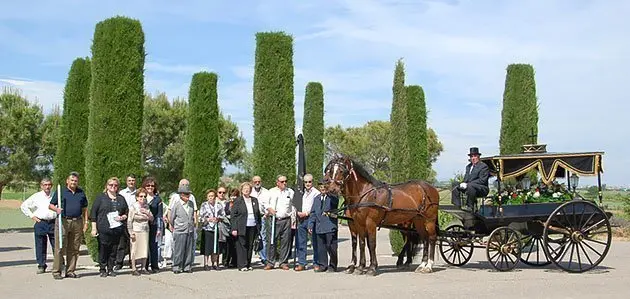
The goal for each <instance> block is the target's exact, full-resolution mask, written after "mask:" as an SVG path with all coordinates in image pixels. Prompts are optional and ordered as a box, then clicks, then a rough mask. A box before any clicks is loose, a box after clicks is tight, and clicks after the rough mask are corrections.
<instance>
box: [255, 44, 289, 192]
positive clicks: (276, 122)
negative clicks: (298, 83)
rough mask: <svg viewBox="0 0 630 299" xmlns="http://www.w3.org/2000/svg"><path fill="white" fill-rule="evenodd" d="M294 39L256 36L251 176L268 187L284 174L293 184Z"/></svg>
mask: <svg viewBox="0 0 630 299" xmlns="http://www.w3.org/2000/svg"><path fill="white" fill-rule="evenodd" d="M293 102H294V94H293V37H291V36H290V35H287V34H285V33H284V32H259V33H257V34H256V57H255V66H254V147H253V164H254V172H255V174H256V175H259V176H260V177H261V179H262V181H263V184H265V186H267V187H272V186H274V185H275V181H276V176H277V175H278V174H283V175H285V176H286V177H287V179H288V181H289V182H295V173H296V168H295V148H296V145H295V111H294V104H293Z"/></svg>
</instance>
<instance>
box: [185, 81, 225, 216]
mask: <svg viewBox="0 0 630 299" xmlns="http://www.w3.org/2000/svg"><path fill="white" fill-rule="evenodd" d="M217 79H218V77H217V75H216V74H215V73H208V72H199V73H196V74H194V75H193V78H192V82H191V84H190V92H189V105H190V106H189V109H188V117H187V118H186V139H185V145H186V147H185V149H184V153H185V157H186V158H185V160H184V177H186V178H187V179H188V180H190V187H191V189H192V192H193V194H195V195H196V197H195V198H197V205H198V206H201V204H202V203H203V201H204V200H205V196H203V194H205V190H207V189H209V188H214V187H215V186H216V185H217V184H218V182H219V175H220V173H221V160H220V159H219V150H220V149H219V122H218V121H217V120H218V119H219V106H218V104H217Z"/></svg>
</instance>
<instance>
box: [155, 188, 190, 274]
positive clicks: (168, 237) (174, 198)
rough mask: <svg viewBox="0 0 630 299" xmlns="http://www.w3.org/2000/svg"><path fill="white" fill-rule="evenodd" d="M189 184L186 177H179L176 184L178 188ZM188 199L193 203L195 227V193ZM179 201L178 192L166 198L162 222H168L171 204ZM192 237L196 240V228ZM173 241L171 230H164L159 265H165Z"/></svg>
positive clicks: (169, 256) (169, 255)
mask: <svg viewBox="0 0 630 299" xmlns="http://www.w3.org/2000/svg"><path fill="white" fill-rule="evenodd" d="M184 185H185V186H190V182H189V181H188V180H187V179H181V180H179V184H178V186H177V187H178V188H181V187H182V186H184ZM189 201H191V202H192V205H193V211H194V216H195V218H194V219H195V227H197V212H198V209H197V202H196V200H195V195H193V194H190V195H189ZM177 202H180V203H181V196H180V194H179V193H172V194H171V196H170V197H169V200H168V206H166V212H165V213H164V216H163V217H164V223H170V222H169V221H168V217H169V214H170V213H171V210H172V209H173V206H174V205H175V203H177ZM169 225H170V224H169ZM193 239H194V242H197V230H196V229H195V230H194V233H193ZM174 243H175V240H174V238H173V234H172V233H171V230H169V232H166V231H165V232H164V252H160V256H161V257H162V259H163V260H162V261H161V265H162V266H166V259H167V258H171V256H172V254H173V253H172V251H173V250H174Z"/></svg>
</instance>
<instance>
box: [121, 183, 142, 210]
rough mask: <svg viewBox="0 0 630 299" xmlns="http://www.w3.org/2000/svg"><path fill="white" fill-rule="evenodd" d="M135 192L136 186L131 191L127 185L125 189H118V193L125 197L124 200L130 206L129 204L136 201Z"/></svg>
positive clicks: (136, 190)
mask: <svg viewBox="0 0 630 299" xmlns="http://www.w3.org/2000/svg"><path fill="white" fill-rule="evenodd" d="M136 192H138V189H137V188H136V189H133V191H131V190H129V187H127V188H125V189H122V190H120V192H119V194H120V195H122V197H124V198H125V201H127V206H128V207H131V205H133V204H134V203H136Z"/></svg>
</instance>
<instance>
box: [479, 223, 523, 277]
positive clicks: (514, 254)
mask: <svg viewBox="0 0 630 299" xmlns="http://www.w3.org/2000/svg"><path fill="white" fill-rule="evenodd" d="M521 248H523V245H522V243H521V238H520V236H519V235H518V233H517V232H516V231H515V230H513V229H511V228H509V227H507V226H503V227H499V228H497V229H495V230H494V231H493V232H492V234H490V238H489V239H488V244H487V245H486V256H487V257H488V262H490V264H491V265H492V267H494V268H495V269H497V270H499V271H510V270H512V269H514V268H515V267H516V265H517V264H518V261H519V259H520V258H521Z"/></svg>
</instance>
